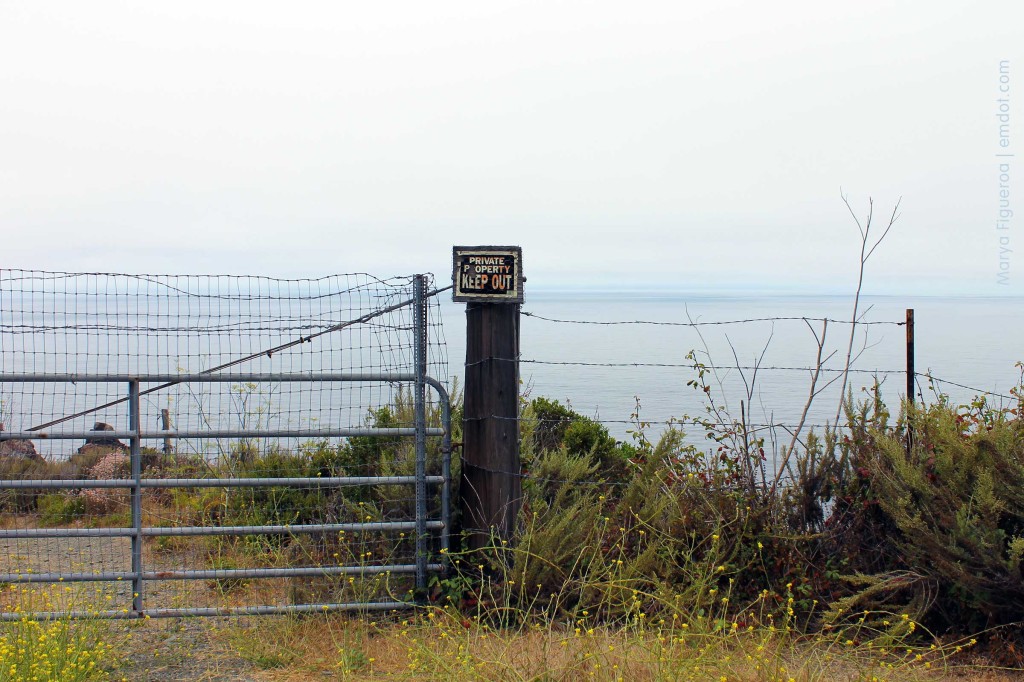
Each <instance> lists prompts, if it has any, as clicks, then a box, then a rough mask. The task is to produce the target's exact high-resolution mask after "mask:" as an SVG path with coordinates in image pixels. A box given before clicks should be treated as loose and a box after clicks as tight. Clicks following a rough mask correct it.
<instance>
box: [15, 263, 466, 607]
mask: <svg viewBox="0 0 1024 682" xmlns="http://www.w3.org/2000/svg"><path fill="white" fill-rule="evenodd" d="M417 287H418V288H417ZM417 292H418V293H417ZM433 293H436V292H432V291H431V290H430V285H429V281H428V280H427V279H426V278H418V277H417V278H412V277H410V278H394V279H390V280H379V279H376V278H373V277H370V276H367V275H338V276H333V277H326V278H320V279H315V280H276V279H271V278H265V277H233V276H232V277H228V276H214V277H198V276H188V277H184V276H148V275H146V276H138V275H118V274H97V273H92V274H75V273H48V272H38V271H22V270H13V271H11V270H5V271H0V306H2V308H0V311H2V312H0V363H2V365H0V374H2V375H3V377H4V379H5V380H4V381H2V382H0V395H2V400H3V418H2V422H3V430H4V433H5V437H0V438H3V439H2V440H0V448H2V453H0V468H2V471H0V479H2V481H0V507H2V509H3V511H4V528H3V529H0V543H2V545H3V546H2V547H0V555H2V556H3V557H4V558H3V559H2V564H0V581H8V582H11V581H13V582H18V583H47V582H49V581H52V580H74V581H82V582H86V583H95V584H98V585H100V586H101V587H100V593H102V595H103V597H104V599H106V598H107V597H109V598H110V599H109V601H110V602H111V603H110V604H102V603H101V604H99V605H95V604H94V605H93V606H92V607H90V608H95V609H96V610H97V611H98V612H101V613H104V614H105V615H111V616H119V615H121V616H127V617H139V616H141V615H149V616H155V615H175V614H177V615H182V614H193V615H205V614H208V613H225V612H243V613H262V612H267V611H268V610H269V611H273V610H275V609H278V610H280V609H290V610H300V611H301V610H303V609H305V610H309V609H311V608H314V606H315V608H339V607H343V606H348V607H359V608H370V607H372V605H373V604H376V605H377V606H376V607H377V608H383V606H382V605H395V604H398V603H400V602H401V601H402V600H408V599H409V598H410V597H411V596H412V594H413V592H412V590H413V589H414V588H417V587H418V588H420V589H422V587H423V583H424V572H425V571H426V570H427V569H429V568H435V569H436V568H437V565H436V557H437V555H438V553H439V552H440V550H442V549H444V547H445V546H446V543H447V539H446V537H447V536H446V532H447V520H446V518H445V517H446V514H447V503H448V501H447V486H446V485H445V481H446V480H447V479H446V476H447V473H446V470H445V467H446V466H447V461H446V457H447V454H448V453H447V448H446V445H445V444H446V443H447V439H448V438H449V437H450V428H449V427H448V425H447V424H445V421H446V417H447V411H448V409H449V406H448V404H447V402H446V401H447V396H446V394H445V383H446V382H447V358H446V357H445V348H444V336H443V332H442V329H441V326H440V323H439V318H438V316H437V315H436V314H433V315H432V314H431V310H434V311H435V312H436V308H437V302H436V297H434V296H432V294H433ZM417 296H418V297H419V299H418V300H419V303H418V304H414V303H415V301H414V299H416V297H417ZM428 384H430V390H426V389H427V388H428ZM442 425H444V427H443V426H442ZM428 436H430V437H429V438H428ZM428 555H429V556H428ZM432 557H433V558H432ZM406 574H409V575H410V576H415V579H413V578H412V577H408V578H407V577H405V576H406ZM357 577H358V580H357ZM145 581H152V583H151V584H152V585H153V587H151V588H150V589H151V593H150V594H148V595H146V597H147V601H146V603H145V607H144V606H143V602H142V598H143V595H141V594H140V593H141V592H142V590H143V583H144V582H145ZM146 584H147V586H148V585H150V583H146ZM94 601H95V600H93V602H94ZM93 602H90V603H93ZM368 604H369V605H371V606H367V605H368ZM232 609H234V611H232Z"/></svg>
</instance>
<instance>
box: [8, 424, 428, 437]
mask: <svg viewBox="0 0 1024 682" xmlns="http://www.w3.org/2000/svg"><path fill="white" fill-rule="evenodd" d="M443 431H444V430H443V429H439V428H430V429H427V435H428V436H441V435H443ZM415 435H416V429H415V427H409V426H382V427H379V428H374V427H359V428H349V429H247V430H243V431H239V430H237V429H234V430H217V431H215V430H212V429H211V430H210V431H143V432H142V433H141V434H136V433H135V432H134V431H104V432H103V437H104V438H124V439H128V438H135V437H136V436H138V437H139V438H141V439H143V440H163V439H165V438H195V439H197V440H200V439H204V438H334V437H338V438H341V437H352V436H373V437H383V436H415ZM95 437H96V432H95V431H68V432H56V433H50V432H47V431H0V440H28V439H36V440H81V439H85V438H95Z"/></svg>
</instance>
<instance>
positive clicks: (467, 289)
mask: <svg viewBox="0 0 1024 682" xmlns="http://www.w3.org/2000/svg"><path fill="white" fill-rule="evenodd" d="M525 281H526V279H525V278H524V277H523V250H522V248H521V247H518V246H455V247H452V284H453V293H452V300H453V301H455V302H456V303H522V302H523V282H525Z"/></svg>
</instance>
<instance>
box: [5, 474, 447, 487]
mask: <svg viewBox="0 0 1024 682" xmlns="http://www.w3.org/2000/svg"><path fill="white" fill-rule="evenodd" d="M426 480H427V483H443V482H444V481H445V478H444V476H443V475H441V476H427V478H426ZM415 482H416V477H415V476H324V477H323V478H320V477H316V478H143V479H142V480H141V483H142V487H143V488H266V487H271V486H295V485H301V486H322V487H324V488H340V487H344V486H358V485H409V484H412V483H415ZM134 485H135V482H134V481H132V480H130V479H127V478H100V479H95V480H94V479H90V478H65V479H51V478H36V479H33V478H19V479H3V480H0V488H40V489H43V490H47V489H64V490H66V489H69V488H70V489H77V488H131V487H132V486H134Z"/></svg>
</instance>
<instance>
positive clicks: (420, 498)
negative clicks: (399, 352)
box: [413, 275, 427, 590]
mask: <svg viewBox="0 0 1024 682" xmlns="http://www.w3.org/2000/svg"><path fill="white" fill-rule="evenodd" d="M425 283H426V277H425V276H424V275H416V278H415V280H414V281H413V337H414V338H413V355H414V356H415V358H416V370H415V371H416V384H415V396H414V400H415V411H416V416H415V419H416V424H415V426H416V589H417V590H425V589H426V587H427V413H426V381H425V380H426V376H427V299H426V296H425V291H424V290H425V288H426V287H425Z"/></svg>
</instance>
